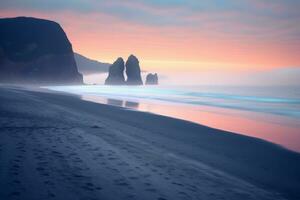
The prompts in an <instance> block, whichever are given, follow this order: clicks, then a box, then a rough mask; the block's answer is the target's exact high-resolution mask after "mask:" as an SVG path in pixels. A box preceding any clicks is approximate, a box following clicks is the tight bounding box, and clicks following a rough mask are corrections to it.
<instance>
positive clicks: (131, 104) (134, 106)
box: [125, 101, 139, 109]
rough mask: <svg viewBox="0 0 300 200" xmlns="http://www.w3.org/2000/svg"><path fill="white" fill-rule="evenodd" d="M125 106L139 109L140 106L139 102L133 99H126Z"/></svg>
mask: <svg viewBox="0 0 300 200" xmlns="http://www.w3.org/2000/svg"><path fill="white" fill-rule="evenodd" d="M125 107H126V108H132V109H138V108H139V103H138V102H133V101H125Z"/></svg>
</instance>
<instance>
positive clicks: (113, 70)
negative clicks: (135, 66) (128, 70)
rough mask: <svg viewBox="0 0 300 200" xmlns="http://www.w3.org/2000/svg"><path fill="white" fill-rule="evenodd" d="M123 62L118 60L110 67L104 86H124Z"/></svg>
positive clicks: (121, 59)
mask: <svg viewBox="0 0 300 200" xmlns="http://www.w3.org/2000/svg"><path fill="white" fill-rule="evenodd" d="M124 68H125V66H124V60H123V58H118V59H117V60H116V61H115V62H114V63H113V64H112V65H111V66H110V67H109V72H108V77H107V78H106V80H105V85H125V78H124Z"/></svg>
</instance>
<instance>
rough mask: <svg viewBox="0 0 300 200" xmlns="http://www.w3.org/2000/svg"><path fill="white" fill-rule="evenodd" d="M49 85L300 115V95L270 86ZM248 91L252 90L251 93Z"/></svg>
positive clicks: (95, 93) (123, 96) (119, 96)
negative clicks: (221, 88)
mask: <svg viewBox="0 0 300 200" xmlns="http://www.w3.org/2000/svg"><path fill="white" fill-rule="evenodd" d="M47 88H49V89H52V90H58V91H64V92H70V93H75V94H79V95H92V96H101V97H107V98H115V99H127V100H133V101H148V102H149V101H160V102H165V103H177V104H186V105H193V106H195V105H196V106H211V107H218V108H226V109H236V110H245V111H252V112H260V113H268V114H275V115H284V116H289V117H293V118H300V97H298V96H296V97H295V96H293V95H290V94H288V93H287V94H283V92H282V91H280V92H279V93H278V92H277V93H276V92H274V91H275V90H273V91H271V92H270V89H269V88H267V89H265V90H259V91H258V90H255V89H253V88H252V89H251V92H250V90H249V88H242V87H240V88H239V89H238V90H236V89H235V90H234V91H233V90H228V89H224V91H226V92H215V91H214V90H213V89H207V88H206V89H203V88H197V87H184V88H180V87H178V88H176V87H169V88H168V87H143V86H142V87H132V86H100V85H96V86H55V87H47ZM209 90H211V91H209ZM247 91H248V93H249V94H247ZM285 92H286V91H285ZM245 93H246V94H245ZM250 93H251V94H250ZM278 94H280V95H281V96H279V95H278ZM285 96H286V97H285ZM290 96H293V97H290Z"/></svg>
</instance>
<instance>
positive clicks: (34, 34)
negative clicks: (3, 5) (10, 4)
mask: <svg viewBox="0 0 300 200" xmlns="http://www.w3.org/2000/svg"><path fill="white" fill-rule="evenodd" d="M0 27H1V28H0V82H2V83H30V84H82V83H83V78H82V75H81V74H80V73H79V72H78V69H77V65H76V62H75V60H74V52H73V49H72V45H71V43H70V41H69V40H68V38H67V35H66V34H65V32H64V31H63V29H62V28H61V27H60V25H59V24H58V23H56V22H53V21H49V20H44V19H37V18H30V17H17V18H3V19H0Z"/></svg>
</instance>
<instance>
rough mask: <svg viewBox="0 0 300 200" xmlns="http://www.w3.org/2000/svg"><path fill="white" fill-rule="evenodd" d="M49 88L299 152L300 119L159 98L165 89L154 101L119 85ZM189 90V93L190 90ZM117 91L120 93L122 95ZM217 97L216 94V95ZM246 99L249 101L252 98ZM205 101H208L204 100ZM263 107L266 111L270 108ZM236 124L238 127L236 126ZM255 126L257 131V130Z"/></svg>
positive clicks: (142, 90)
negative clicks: (251, 138)
mask: <svg viewBox="0 0 300 200" xmlns="http://www.w3.org/2000/svg"><path fill="white" fill-rule="evenodd" d="M47 89H50V90H51V91H61V92H67V93H69V94H75V95H80V96H81V99H82V100H88V101H92V102H96V103H100V104H108V105H114V106H118V107H124V108H128V109H133V110H136V111H142V112H150V113H154V114H158V115H163V116H169V117H172V118H176V119H182V120H186V121H190V122H193V123H197V124H200V125H204V126H208V127H212V128H216V129H220V130H224V131H229V132H233V133H237V134H241V135H247V136H250V137H255V138H259V139H263V140H266V141H269V142H271V143H275V144H278V145H281V146H283V147H284V148H288V149H290V150H292V151H296V152H298V153H299V152H300V143H299V142H297V141H300V135H299V134H298V132H299V129H300V120H299V119H298V118H292V117H290V116H285V115H276V114H270V113H265V112H257V111H249V110H244V109H242V110H240V109H233V108H225V107H219V106H217V107H216V106H209V105H206V104H203V105H201V104H200V105H194V104H184V103H178V102H177V101H174V102H171V101H165V100H160V98H158V99H156V98H155V95H156V93H157V92H158V93H159V92H161V89H163V88H157V90H156V89H155V88H153V89H151V90H153V91H152V93H149V96H151V95H154V97H153V98H147V97H146V98H143V97H142V96H145V95H139V93H142V94H143V93H147V92H149V89H146V88H145V90H144V89H142V88H138V89H136V88H135V87H133V88H128V89H129V90H130V91H129V92H128V93H126V92H125V91H124V89H121V88H118V87H116V86H115V87H112V91H111V92H108V90H109V87H107V86H105V87H104V88H103V87H95V88H94V86H91V88H86V87H81V86H72V87H47ZM173 89H174V88H173ZM102 90H103V91H102ZM132 90H134V91H135V90H136V93H137V94H136V97H133V96H132V95H133V94H132ZM187 90H188V91H189V89H187ZM98 91H99V92H98ZM118 92H120V94H119V95H118ZM166 92H168V91H166ZM204 93H208V91H206V92H205V90H204ZM199 95H201V94H199ZM215 96H217V95H216V94H215ZM139 97H140V98H139ZM162 98H164V97H162ZM178 98H180V97H178ZM190 98H192V97H190ZM247 98H248V99H249V97H247ZM151 99H152V100H151ZM175 99H176V98H175ZM199 101H201V99H199ZM203 101H208V100H207V99H205V98H204V99H203ZM211 101H214V99H211ZM290 101H291V100H290ZM225 102H226V100H225ZM264 106H265V107H266V109H267V107H268V105H264ZM294 110H295V112H296V110H297V109H296V108H295V109H294ZM237 123H238V124H239V126H236V124H237ZM253 127H256V128H255V129H254V128H253Z"/></svg>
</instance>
